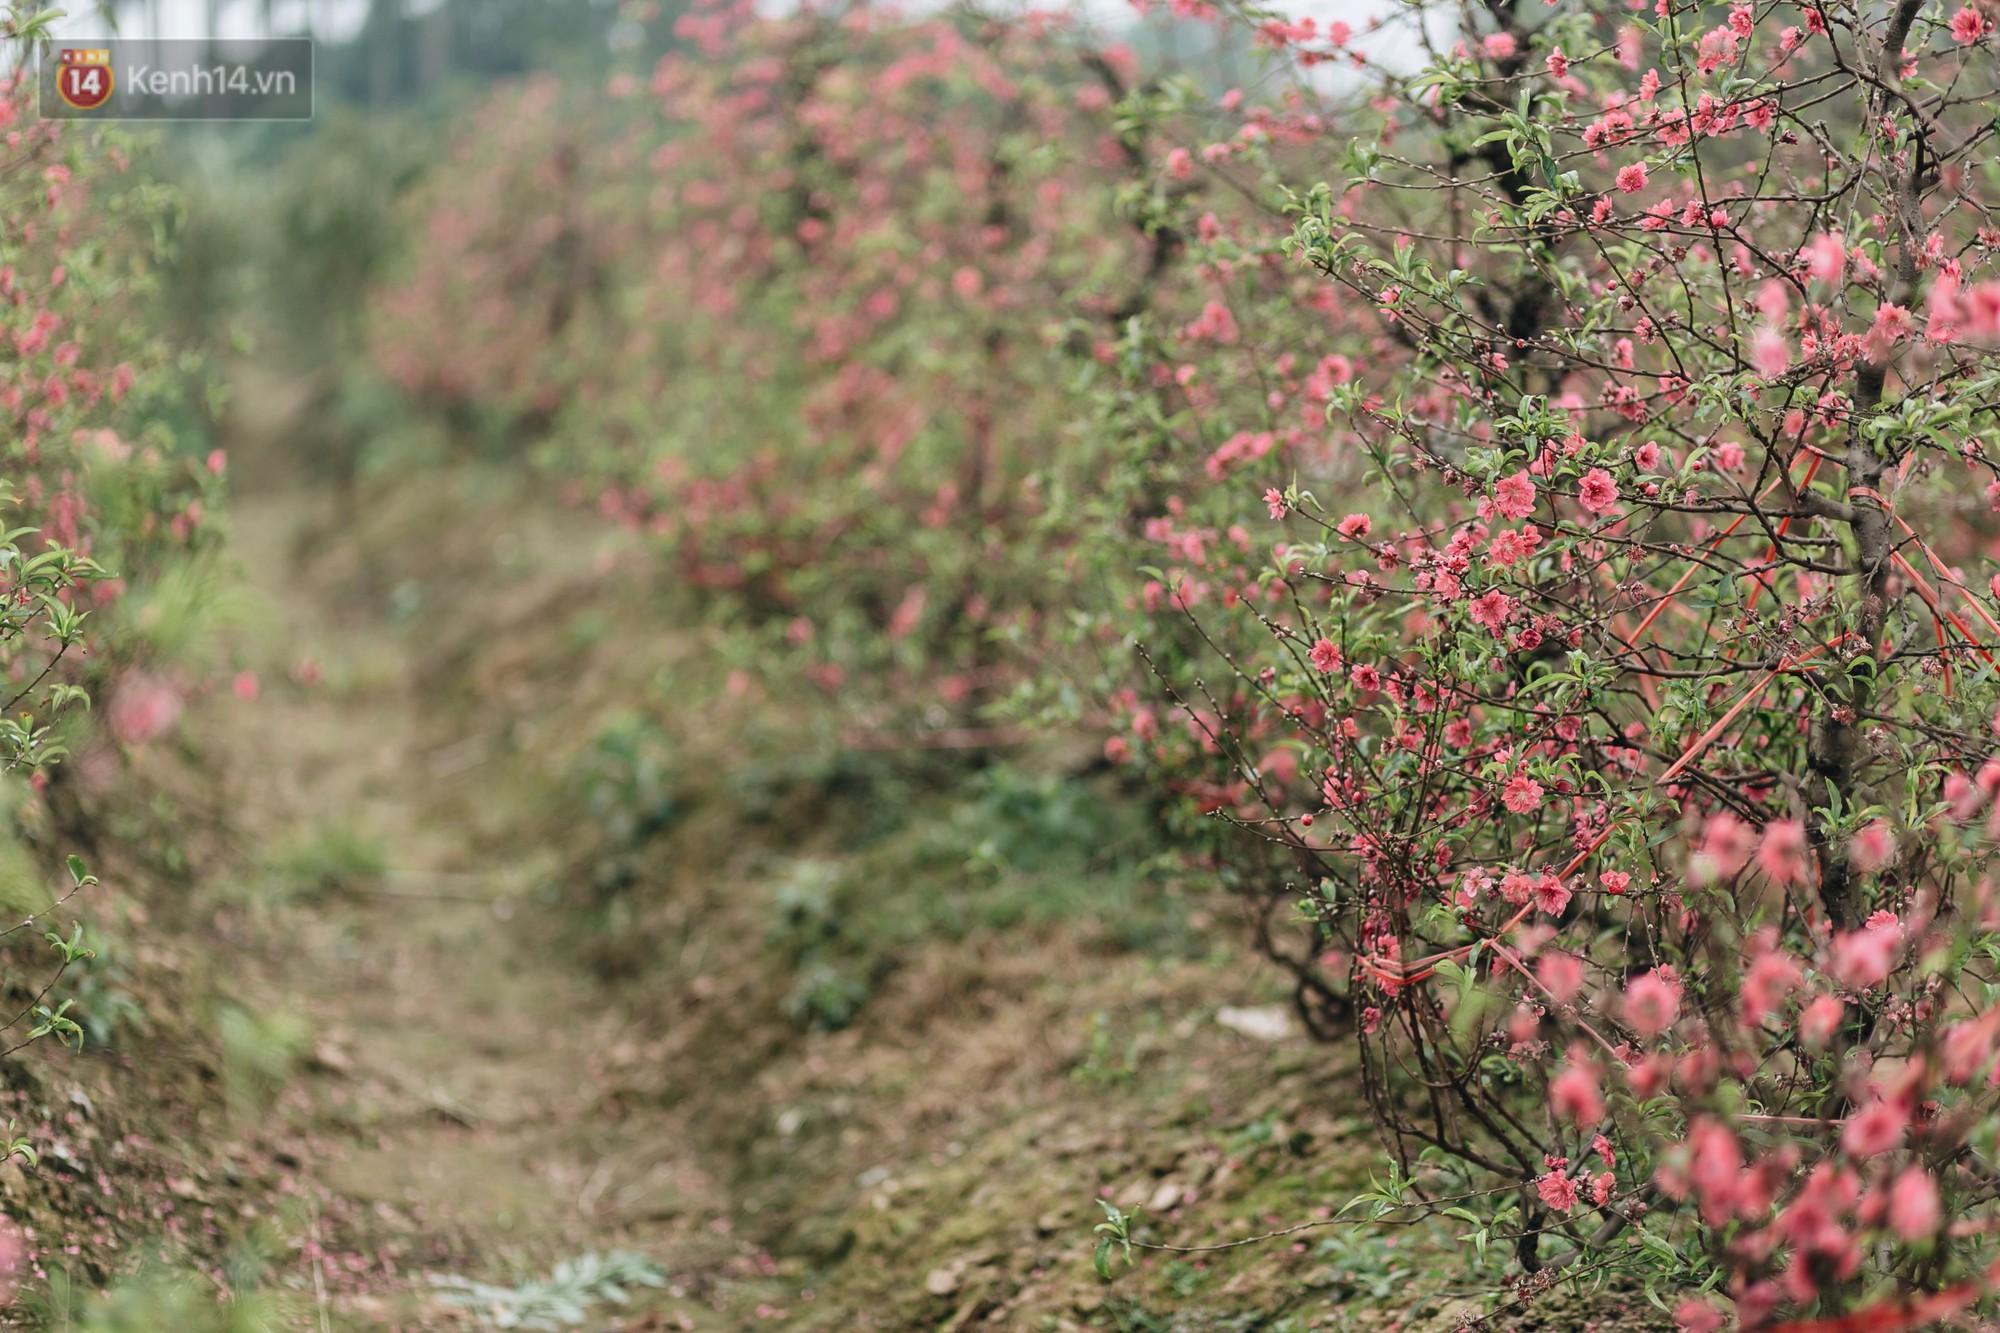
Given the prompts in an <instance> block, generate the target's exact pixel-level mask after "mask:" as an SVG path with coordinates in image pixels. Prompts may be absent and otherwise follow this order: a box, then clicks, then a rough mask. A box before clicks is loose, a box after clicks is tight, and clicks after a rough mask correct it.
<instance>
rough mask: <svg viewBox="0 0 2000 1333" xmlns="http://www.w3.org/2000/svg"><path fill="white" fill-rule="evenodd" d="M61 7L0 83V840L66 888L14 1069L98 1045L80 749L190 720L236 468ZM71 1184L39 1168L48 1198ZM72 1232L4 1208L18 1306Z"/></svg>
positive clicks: (42, 944)
mask: <svg viewBox="0 0 2000 1333" xmlns="http://www.w3.org/2000/svg"><path fill="white" fill-rule="evenodd" d="M53 17H54V15H53V13H52V12H51V11H39V12H38V11H37V10H35V9H34V8H32V7H29V8H22V7H17V6H13V5H8V6H6V7H5V8H4V11H0V46H4V48H5V49H6V51H7V52H8V54H9V55H10V56H11V57H12V58H11V59H9V60H8V61H7V62H5V63H6V65H7V67H8V68H9V70H10V71H11V72H10V73H8V74H7V75H5V76H4V78H0V436H4V442H3V443H0V457H4V470H3V471H0V810H4V825H0V844H4V845H5V848H6V851H7V855H8V861H9V863H10V865H22V864H25V865H30V866H32V867H33V868H34V870H35V871H36V872H47V873H48V874H49V876H50V880H49V882H50V883H51V884H52V885H54V886H55V887H54V888H53V891H52V892H51V893H49V894H48V895H46V896H41V897H35V896H30V897H28V898H25V899H24V898H23V897H21V896H20V895H21V894H22V892H23V887H22V886H20V885H10V887H9V896H8V901H7V903H6V906H5V911H6V912H7V914H8V921H7V924H6V926H5V928H4V929H0V969H4V971H3V972H0V992H4V994H5V1009H4V1012H0V1058H4V1060H5V1065H4V1067H5V1068H6V1069H8V1070H9V1071H14V1070H17V1069H18V1066H17V1065H16V1060H17V1059H19V1058H24V1057H19V1056H17V1053H18V1052H20V1051H22V1049H23V1048H24V1047H26V1046H28V1045H29V1044H30V1043H32V1042H34V1041H35V1040H36V1039H37V1038H43V1037H53V1038H56V1039H59V1040H62V1041H64V1042H65V1043H71V1044H79V1045H80V1044H81V1042H82V1039H83V1034H84V1031H85V1029H84V1026H83V1024H82V1023H80V1022H79V1021H78V1020H79V1019H80V1018H84V1017H86V1016H85V1015H82V1014H77V1013H73V1012H72V1010H71V1004H72V1001H71V1000H69V999H65V998H62V994H61V990H60V989H58V983H59V982H61V981H62V978H63V976H64V974H65V972H67V971H68V970H69V969H71V968H72V967H74V966H76V965H78V964H80V963H82V962H83V961H84V960H85V959H87V958H88V957H89V956H90V953H89V950H88V949H86V948H85V947H84V945H83V935H82V933H81V929H80V927H78V926H77V925H76V924H75V919H76V917H77V915H79V914H80V913H79V909H80V908H82V907H83V906H84V903H83V902H81V901H77V896H78V894H79V893H81V892H83V891H84V890H86V889H88V888H90V887H91V886H92V885H94V884H95V882H96V881H95V880H94V879H93V878H92V877H91V876H90V875H89V874H88V872H87V868H86V865H85V862H84V860H83V858H82V857H81V856H80V855H78V853H90V854H91V857H92V860H93V861H95V860H96V859H97V853H99V852H101V851H104V850H107V849H106V847H105V844H104V842H103V838H104V835H105V829H104V828H103V827H102V826H101V825H100V824H99V823H98V822H97V821H96V820H95V819H94V818H93V812H92V811H90V810H89V809H87V808H86V803H85V802H83V801H82V800H80V799H79V797H78V794H77V791H76V787H77V784H75V783H73V782H69V781H66V780H65V775H66V774H67V773H69V771H70V770H69V769H68V768H67V767H66V766H64V765H62V764H61V762H60V761H61V760H62V759H63V758H64V756H65V755H66V754H67V753H68V752H69V751H70V750H71V749H72V748H74V747H75V746H76V745H77V744H78V743H79V740H80V739H90V738H97V739H95V740H93V741H92V743H102V742H103V741H104V740H107V739H108V740H109V741H111V742H115V743H124V744H136V743H141V742H144V741H146V740H149V739H152V738H153V737H155V736H158V735H160V734H161V733H162V732H163V731H164V730H165V729H166V728H167V727H168V726H170V725H171V724H172V723H173V721H174V716H175V714H176V713H177V712H178V709H179V704H180V697H181V693H182V691H183V690H184V689H185V688H187V687H188V686H189V685H190V684H192V682H188V681H181V680H178V679H175V678H173V677H172V676H170V675H169V674H167V673H166V672H164V671H161V670H158V669H155V667H154V660H155V659H156V658H158V657H159V653H158V652H157V650H156V645H155V644H154V643H153V640H154V638H156V637H157V633H158V632H161V631H166V630H169V629H173V628H179V626H170V625H167V624H165V623H164V620H165V619H166V618H163V616H162V615H161V614H160V613H159V608H157V607H155V608H154V609H153V610H152V611H151V612H148V611H146V610H145V609H144V608H145V607H146V606H147V605H148V603H149V602H150V601H151V600H152V594H153V592H154V590H155V588H156V587H157V585H158V583H159V581H160V580H161V579H162V577H163V575H165V574H166V572H167V571H169V570H170V569H173V568H175V567H177V566H180V565H181V564H183V562H185V561H187V560H188V559H190V558H198V553H200V552H202V551H203V550H204V549H205V548H207V547H208V546H209V544H210V542H211V533H212V529H213V519H214V511H215V508H216V506H217V503H218V501H219V498H220V494H219V492H220V487H221V484H222V482H221V475H220V474H221V472H222V470H223V468H222V457H221V455H220V454H215V455H214V456H213V457H212V458H207V459H203V458H201V457H199V456H197V455H195V454H194V453H192V452H191V451H189V450H188V449H187V448H186V446H185V444H184V443H183V442H182V441H181V440H180V439H179V438H178V436H177V433H176V431H175V430H174V429H172V428H171V426H170V425H169V423H170V422H172V421H175V420H180V421H186V420H187V418H188V410H187V401H188V396H189V393H190V391H191V388H192V386H193V385H194V383H195V381H194V380H193V378H192V377H191V376H190V375H189V373H188V370H189V368H188V367H187V366H184V365H181V364H179V363H178V362H177V360H176V359H175V358H174V357H173V356H172V354H171V353H170V351H169V350H168V349H167V348H166V346H165V345H164V344H163V343H162V342H161V340H160V339H159V338H157V337H156V336H155V335H154V334H153V333H152V330H156V329H158V328H159V327H160V320H159V312H158V310H157V308H156V306H155V304H154V302H155V298H156V295H157V290H158V287H157V284H158V268H159V264H160V261H161V258H162V251H161V249H160V246H159V240H160V238H161V236H162V235H163V234H164V233H165V231H166V229H167V226H168V210H167V208H166V200H165V199H164V197H163V196H161V195H160V193H159V192H158V190H157V188H156V187H154V186H152V185H150V184H147V183H146V182H144V181H142V180H140V179H138V178H137V175H136V173H130V172H129V167H130V162H129V158H128V150H127V149H126V148H125V147H123V146H122V145H121V144H120V143H119V142H117V141H115V140H114V139H111V138H109V137H106V136H100V135H97V134H94V133H89V132H80V131H79V130H78V129H77V128H76V127H74V126H66V125H64V124H63V123H61V122H55V121H42V120H40V119H39V118H38V116H37V113H36V107H35V87H34V84H33V82H32V73H33V69H34V60H33V55H34V51H35V47H36V44H37V43H38V42H39V41H40V40H41V39H42V38H43V37H44V36H45V34H46V30H47V26H48V24H49V22H50V21H51V20H52V18H53ZM93 717H95V718H96V719H98V720H97V721H93V720H92V718H93ZM119 860H120V862H121V863H129V862H130V858H125V857H121V858H119ZM65 862H66V863H67V869H66V870H65V868H64V863H65ZM29 892H30V893H31V894H32V892H33V890H32V889H30V890H29ZM5 1081H6V1083H7V1085H8V1086H9V1087H10V1089H14V1090H16V1091H18V1090H19V1089H20V1088H21V1087H24V1086H25V1087H32V1086H33V1081H32V1079H21V1078H19V1077H17V1076H16V1074H15V1073H12V1072H10V1073H8V1074H7V1075H6V1076H5ZM22 1128H25V1127H16V1126H12V1125H10V1126H9V1127H8V1129H7V1132H6V1133H5V1135H4V1136H0V1155H4V1157H5V1158H6V1159H9V1160H11V1159H14V1158H16V1157H18V1158H21V1159H23V1160H25V1161H26V1162H28V1163H31V1164H32V1163H33V1162H35V1160H36V1156H37V1154H36V1146H37V1140H36V1138H35V1136H34V1135H33V1134H32V1133H31V1132H30V1133H28V1134H27V1135H26V1136H25V1137H18V1136H17V1134H18V1132H19V1130H20V1129H22ZM16 1169H18V1168H16ZM68 1179H69V1178H68V1177H66V1176H63V1175H61V1174H57V1175H55V1176H54V1177H53V1178H48V1177H33V1178H31V1181H30V1183H29V1184H28V1185H27V1187H26V1188H27V1190H28V1191H29V1192H31V1193H32V1194H34V1195H36V1196H38V1197H36V1198H35V1199H34V1203H33V1207H34V1209H35V1210H36V1211H40V1205H41V1203H42V1202H43V1200H42V1198H40V1197H39V1196H40V1194H41V1192H42V1191H44V1190H46V1191H49V1192H51V1193H54V1192H60V1191H62V1190H64V1189H65V1188H67V1186H66V1183H65V1182H66V1181H67V1180H68ZM82 1187H83V1186H82V1185H79V1188H82ZM88 1188H89V1189H90V1190H92V1191H95V1189H96V1188H97V1186H96V1183H95V1182H90V1183H89V1184H88ZM51 1211H52V1212H53V1213H54V1214H55V1215H69V1214H71V1213H79V1214H80V1213H81V1212H82V1211H84V1210H83V1208H82V1207H81V1206H75V1207H62V1206H57V1207H56V1208H54V1209H53V1210H51ZM70 1239H72V1238H69V1237H58V1236H51V1235H46V1234H44V1235H41V1236H35V1235H34V1234H33V1233H32V1232H28V1231H25V1230H24V1229H23V1228H22V1227H19V1226H17V1225H16V1224H15V1223H14V1222H13V1221H11V1220H7V1219H4V1218H0V1304H4V1303H6V1302H8V1301H10V1300H11V1299H12V1298H13V1295H14V1292H15V1289H16V1286H17V1284H18V1283H20V1282H21V1281H23V1280H24V1279H25V1278H26V1277H27V1275H28V1273H29V1271H30V1270H31V1269H34V1270H35V1271H39V1269H38V1268H37V1267H36V1266H37V1265H38V1264H39V1263H41V1262H42V1258H41V1256H42V1255H43V1254H45V1253H48V1252H49V1251H51V1250H53V1249H56V1248H57V1247H59V1246H62V1245H65V1244H67V1243H68V1241H69V1240H70ZM68 1252H69V1253H71V1254H74V1253H77V1252H78V1251H77V1250H76V1248H75V1247H74V1246H70V1247H69V1251H68Z"/></svg>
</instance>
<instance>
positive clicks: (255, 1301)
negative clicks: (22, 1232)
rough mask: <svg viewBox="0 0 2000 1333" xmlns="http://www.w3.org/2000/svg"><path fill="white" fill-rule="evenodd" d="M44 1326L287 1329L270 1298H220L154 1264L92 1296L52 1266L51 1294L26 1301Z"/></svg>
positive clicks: (180, 1331)
mask: <svg viewBox="0 0 2000 1333" xmlns="http://www.w3.org/2000/svg"><path fill="white" fill-rule="evenodd" d="M22 1303H23V1304H24V1305H25V1306H26V1307H27V1308H28V1310H29V1311H30V1312H31V1313H32V1314H33V1315H34V1316H35V1317H36V1318H37V1319H38V1320H39V1321H40V1324H41V1326H42V1327H45V1328H48V1329H52V1330H54V1329H59V1330H62V1333H162V1331H163V1330H166V1329H172V1330H173V1331H174V1333H282V1330H284V1329H285V1328H286V1327H287V1325H286V1323H285V1322H284V1321H283V1320H282V1319H281V1318H280V1316H279V1313H278V1311H277V1310H276V1309H275V1307H274V1305H273V1303H272V1302H271V1301H270V1300H269V1299H268V1298H267V1297H265V1296H263V1295H260V1294H256V1293H252V1294H248V1295H234V1296H229V1295H220V1294H218V1293H217V1291H216V1289H215V1286H214V1284H213V1283H211V1282H209V1281H207V1280H205V1279H203V1278H200V1277H196V1276H193V1275H191V1274H185V1273H177V1272H174V1271H172V1270H170V1269H167V1268H164V1267H161V1266H158V1265H155V1266H152V1267H149V1268H148V1269H146V1270H145V1271H143V1272H141V1273H140V1274H138V1275H136V1276H132V1277H128V1278H125V1279H122V1280H120V1281H118V1282H116V1283H114V1284H112V1286H111V1287H110V1289H109V1290H107V1291H104V1292H101V1293H99V1292H92V1291H90V1290H89V1289H88V1288H87V1287H85V1286H84V1285H83V1284H81V1283H79V1282H78V1281H77V1280H76V1279H75V1278H74V1277H72V1276H71V1275H70V1274H69V1273H68V1272H67V1271H66V1270H65V1269H63V1268H60V1267H53V1268H51V1269H50V1272H49V1282H48V1287H47V1289H46V1290H32V1291H30V1292H29V1293H27V1295H26V1296H25V1297H24V1299H23V1302H22Z"/></svg>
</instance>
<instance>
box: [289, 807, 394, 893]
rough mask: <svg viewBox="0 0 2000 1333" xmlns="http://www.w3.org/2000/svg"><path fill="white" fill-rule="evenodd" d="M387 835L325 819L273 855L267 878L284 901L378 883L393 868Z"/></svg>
mask: <svg viewBox="0 0 2000 1333" xmlns="http://www.w3.org/2000/svg"><path fill="white" fill-rule="evenodd" d="M388 869H389V862H388V851H387V849H386V848H384V847H383V845H382V843H381V840H380V839H378V838H376V837H374V836H372V835H370V834H368V833H365V832H363V831H362V830H360V829H358V828H355V827H354V826H353V825H350V824H344V823H333V824H323V825H321V826H319V827H317V828H314V829H311V830H309V831H307V832H305V833H303V834H301V835H298V836H296V837H294V838H293V839H292V840H290V841H289V842H286V843H283V844H280V846H279V847H278V848H276V849H275V850H274V852H273V853H272V855H271V858H270V861H269V864H268V865H267V867H266V871H265V878H266V881H267V883H268V884H269V886H270V891H271V892H272V893H273V894H274V895H276V897H277V898H278V899H279V900H280V901H292V900H299V901H307V902H310V901H313V900H316V899H321V898H329V897H335V896H337V895H339V894H340V893H342V892H343V891H345V890H348V889H353V888H362V887H371V886H373V885H375V884H378V883H379V882H380V881H381V879H382V876H383V875H384V874H385V873H386V872H387V871H388Z"/></svg>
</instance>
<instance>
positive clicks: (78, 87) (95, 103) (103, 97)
mask: <svg viewBox="0 0 2000 1333" xmlns="http://www.w3.org/2000/svg"><path fill="white" fill-rule="evenodd" d="M61 59H62V64H61V66H60V67H59V68H58V69H57V70H56V92H57V93H58V94H60V95H61V97H62V100H63V101H65V102H68V103H69V104H70V105H71V106H73V107H75V108H76V109H77V110H79V111H95V110H96V109H97V108H98V107H101V106H103V105H104V104H105V103H106V102H108V101H110V100H111V86H112V74H111V52H109V51H104V50H91V49H87V48H83V47H67V48H65V49H64V50H63V52H62V56H61Z"/></svg>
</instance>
